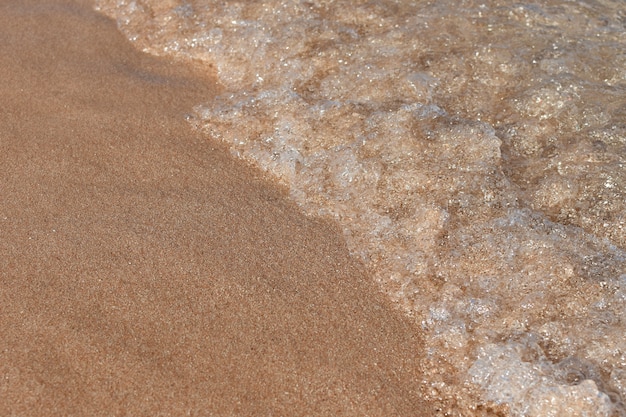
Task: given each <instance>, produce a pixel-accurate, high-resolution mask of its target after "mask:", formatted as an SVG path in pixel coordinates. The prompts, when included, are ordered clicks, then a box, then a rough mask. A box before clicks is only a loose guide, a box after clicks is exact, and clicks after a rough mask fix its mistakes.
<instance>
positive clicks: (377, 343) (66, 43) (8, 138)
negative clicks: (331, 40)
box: [0, 0, 434, 416]
mask: <svg viewBox="0 0 626 417" xmlns="http://www.w3.org/2000/svg"><path fill="white" fill-rule="evenodd" d="M179 67H180V66H178V67H176V66H174V65H172V63H167V62H163V61H160V60H157V59H155V58H152V57H149V56H147V55H142V54H140V53H139V52H136V51H134V50H133V48H132V47H131V46H130V45H129V44H128V43H127V42H126V41H125V40H124V39H123V38H122V36H121V35H119V34H118V33H117V31H116V29H115V25H114V23H113V22H112V21H110V20H107V19H106V18H104V17H101V16H99V15H97V14H96V13H95V12H93V11H92V10H91V5H90V3H89V2H87V1H85V2H83V3H80V2H76V1H63V0H45V1H43V0H30V1H24V0H4V1H2V3H0V77H1V79H2V83H0V88H1V95H0V97H2V109H1V110H0V415H3V416H9V415H20V416H44V415H45V416H56V415H58V416H61V415H63V416H70V415H73V416H90V415H103V416H104V415H106V416H117V415H128V416H140V415H146V416H157V415H180V416H182V415H250V416H251V415H270V414H272V415H285V416H293V415H380V416H383V415H385V416H390V415H405V416H406V415H432V414H433V413H434V410H433V408H429V407H434V406H433V405H428V404H425V402H424V401H423V400H422V399H421V396H420V389H421V388H420V382H421V380H422V379H423V378H422V376H421V371H420V368H419V355H420V354H421V350H420V341H419V336H418V333H417V330H416V329H415V328H414V327H412V325H411V324H410V323H409V321H407V320H405V319H404V318H403V317H402V316H401V314H400V313H398V312H397V311H395V310H394V309H393V308H392V306H391V305H390V304H388V303H387V301H386V300H385V298H384V297H383V296H382V295H381V294H379V293H378V292H377V290H376V287H375V286H374V284H372V282H371V280H370V279H369V278H368V277H367V276H366V275H365V274H364V271H363V270H362V268H361V267H360V266H359V265H357V264H356V263H355V262H354V261H353V260H351V259H350V258H349V256H348V253H347V250H346V247H345V245H344V243H343V240H342V238H341V236H340V234H339V231H338V229H337V227H336V226H335V225H333V224H330V223H328V222H325V221H321V220H316V219H310V218H307V217H305V216H303V215H302V214H301V212H300V211H299V210H298V208H297V207H295V206H294V205H293V204H292V203H290V202H289V201H288V200H287V199H286V197H285V194H284V192H283V191H281V190H279V189H277V188H276V187H274V186H272V185H271V184H269V183H268V182H266V181H265V180H263V179H261V178H260V175H259V174H258V173H257V172H255V171H253V170H251V169H248V168H246V167H244V166H242V165H241V164H240V163H237V162H235V161H233V160H232V159H231V158H230V157H229V156H228V154H227V153H226V152H225V151H224V150H223V149H222V148H220V147H219V146H218V145H216V144H215V143H212V142H210V141H209V140H207V139H206V138H202V137H199V136H198V135H197V134H196V133H194V132H192V131H191V129H190V128H189V127H188V126H187V125H186V123H185V122H184V120H183V114H182V112H184V109H189V108H190V107H191V106H192V104H194V103H196V102H200V101H201V98H206V97H207V96H209V95H210V94H211V89H214V88H216V87H214V86H213V84H212V80H211V78H209V76H208V75H207V76H206V77H204V79H203V78H202V77H200V76H199V75H198V74H195V75H194V74H193V73H192V72H193V71H192V70H191V69H187V70H185V69H181V68H179Z"/></svg>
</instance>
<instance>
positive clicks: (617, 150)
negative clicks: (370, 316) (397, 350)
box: [97, 0, 626, 416]
mask: <svg viewBox="0 0 626 417" xmlns="http://www.w3.org/2000/svg"><path fill="white" fill-rule="evenodd" d="M97 8H98V9H99V10H101V11H102V12H104V13H106V14H108V15H110V16H111V17H113V18H115V19H117V22H118V24H119V27H120V29H121V30H122V31H123V32H124V33H125V34H126V35H127V36H128V37H129V38H130V39H131V40H132V41H134V42H135V43H136V45H137V46H138V47H140V48H142V49H144V50H145V51H148V52H150V53H153V54H157V55H173V56H177V57H184V58H189V57H191V58H193V59H195V60H200V61H203V62H205V63H206V65H207V67H209V66H210V67H212V68H214V70H216V71H217V74H218V76H219V81H220V82H221V83H222V84H223V85H224V87H225V93H224V94H222V95H221V96H220V97H217V98H214V97H207V100H206V102H204V103H198V105H197V107H196V108H195V109H194V110H193V112H192V114H190V116H189V120H190V122H191V123H192V124H193V125H194V126H196V127H197V128H198V129H201V130H203V131H205V132H206V133H207V136H210V137H213V138H216V139H218V140H222V141H224V142H225V143H227V144H228V145H229V146H230V148H231V150H232V153H233V154H234V155H236V156H237V157H239V158H242V159H244V160H246V161H249V162H251V163H253V164H255V165H257V166H258V167H260V168H261V169H263V170H265V171H267V173H268V175H269V176H270V177H272V178H275V179H276V180H278V181H279V182H281V183H282V184H284V185H286V186H287V187H288V188H289V190H290V193H291V196H292V197H293V199H295V201H297V202H298V203H299V204H300V205H301V206H302V207H303V208H304V210H305V211H306V212H308V213H310V214H315V215H324V216H331V217H333V218H335V219H336V220H337V221H338V222H339V224H340V225H341V227H342V228H343V230H344V233H345V236H346V240H347V242H348V245H349V247H350V250H351V251H352V253H353V254H354V255H355V256H357V257H359V258H360V259H362V260H363V262H364V263H365V265H367V266H368V267H369V269H370V271H371V272H372V276H374V277H375V279H376V280H377V281H378V283H379V285H380V287H381V288H382V290H383V291H385V292H386V293H387V294H389V296H390V297H391V298H392V299H393V300H394V301H395V302H397V303H398V305H399V306H401V308H402V309H403V310H404V311H405V312H406V313H407V314H408V315H409V316H410V317H412V319H413V320H415V322H416V324H417V325H418V326H421V328H422V330H423V334H424V337H425V342H426V351H425V352H416V354H418V355H424V357H425V358H424V375H425V378H426V380H425V381H424V387H425V388H424V395H425V396H427V397H428V398H429V399H431V400H432V401H435V402H438V403H439V404H440V405H441V409H442V413H448V414H449V415H481V413H487V411H488V410H489V409H496V408H498V407H499V409H505V410H507V409H508V412H509V413H510V414H511V415H514V416H624V415H626V405H625V401H626V337H624V334H625V329H626V323H625V322H624V320H626V267H625V262H626V251H625V249H626V224H625V223H626V170H625V164H626V3H624V2H623V1H617V0H616V1H612V0H596V1H594V0H577V1H555V0H549V1H544V2H540V3H530V2H522V3H514V2H501V3H499V2H497V1H492V0H486V1H451V0H449V1H448V0H445V1H436V2H426V1H409V0H396V1H393V0H372V1H365V0H336V1H332V0H311V1H303V0H292V1H289V0H282V1H279V0H267V1H229V0H220V1H217V0H169V1H163V0H134V1H133V0H97ZM494 407H495V408H494ZM486 410H487V411H486Z"/></svg>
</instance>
